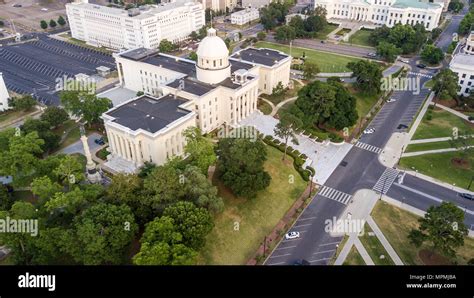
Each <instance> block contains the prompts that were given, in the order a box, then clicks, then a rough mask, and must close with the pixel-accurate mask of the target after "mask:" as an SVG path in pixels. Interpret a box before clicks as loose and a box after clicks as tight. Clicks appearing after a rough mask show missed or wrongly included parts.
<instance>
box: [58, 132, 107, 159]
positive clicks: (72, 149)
mask: <svg viewBox="0 0 474 298" xmlns="http://www.w3.org/2000/svg"><path fill="white" fill-rule="evenodd" d="M101 137H102V135H100V134H98V133H95V132H94V133H92V134H90V135H89V136H88V139H87V143H88V144H89V148H90V150H91V154H94V152H95V151H96V150H97V149H98V148H99V147H100V146H101V145H98V144H96V143H94V140H95V139H99V138H101ZM58 153H62V154H74V153H80V154H82V155H85V153H84V148H83V147H82V141H81V140H79V141H77V142H75V143H74V144H71V145H69V146H67V147H66V148H64V149H62V150H61V151H59V152H58Z"/></svg>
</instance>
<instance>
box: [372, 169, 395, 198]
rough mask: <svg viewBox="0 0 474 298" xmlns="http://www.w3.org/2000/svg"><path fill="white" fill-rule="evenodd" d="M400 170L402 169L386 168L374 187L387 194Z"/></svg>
mask: <svg viewBox="0 0 474 298" xmlns="http://www.w3.org/2000/svg"><path fill="white" fill-rule="evenodd" d="M399 172H400V171H398V170H395V169H392V168H386V169H385V171H384V172H383V174H382V176H380V178H379V180H378V181H377V183H375V185H374V187H373V188H372V189H373V190H375V191H377V192H379V193H383V194H386V193H387V192H388V190H389V189H390V186H392V184H393V182H394V181H395V179H396V178H397V176H398V173H399Z"/></svg>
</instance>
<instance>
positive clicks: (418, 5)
mask: <svg viewBox="0 0 474 298" xmlns="http://www.w3.org/2000/svg"><path fill="white" fill-rule="evenodd" d="M312 6H313V7H317V6H321V7H323V8H325V9H326V11H327V18H328V19H349V20H353V21H364V22H369V23H373V24H374V25H376V26H382V25H386V26H388V27H393V26H395V24H398V23H401V24H409V25H416V24H422V25H423V26H424V27H425V28H426V30H428V31H431V30H433V29H434V28H436V27H437V26H438V23H439V20H440V17H441V14H442V12H443V7H444V4H443V3H442V2H439V3H431V2H422V1H419V0H312Z"/></svg>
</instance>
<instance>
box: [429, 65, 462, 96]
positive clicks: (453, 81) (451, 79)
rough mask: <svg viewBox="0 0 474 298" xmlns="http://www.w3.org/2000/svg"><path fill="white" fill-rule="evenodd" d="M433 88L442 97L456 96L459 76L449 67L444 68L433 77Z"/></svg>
mask: <svg viewBox="0 0 474 298" xmlns="http://www.w3.org/2000/svg"><path fill="white" fill-rule="evenodd" d="M433 82H434V83H433V88H432V89H431V90H432V91H433V92H435V94H436V96H437V97H438V98H440V99H449V98H456V97H457V92H458V76H457V75H456V74H455V73H454V72H453V71H452V70H451V69H449V68H444V69H442V70H441V71H440V72H438V73H437V74H436V75H435V76H434V78H433Z"/></svg>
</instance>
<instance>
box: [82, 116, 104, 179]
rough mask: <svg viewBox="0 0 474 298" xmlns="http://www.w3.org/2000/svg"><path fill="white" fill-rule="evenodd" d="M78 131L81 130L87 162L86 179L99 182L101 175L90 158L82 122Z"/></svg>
mask: <svg viewBox="0 0 474 298" xmlns="http://www.w3.org/2000/svg"><path fill="white" fill-rule="evenodd" d="M80 131H81V141H82V146H83V147H84V153H85V155H86V159H87V164H86V177H87V180H89V182H90V183H100V182H101V181H102V176H101V175H100V173H99V171H97V167H96V165H95V163H94V161H93V160H92V155H91V152H90V149H89V144H88V143H87V135H86V130H85V128H84V124H81V126H80Z"/></svg>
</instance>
